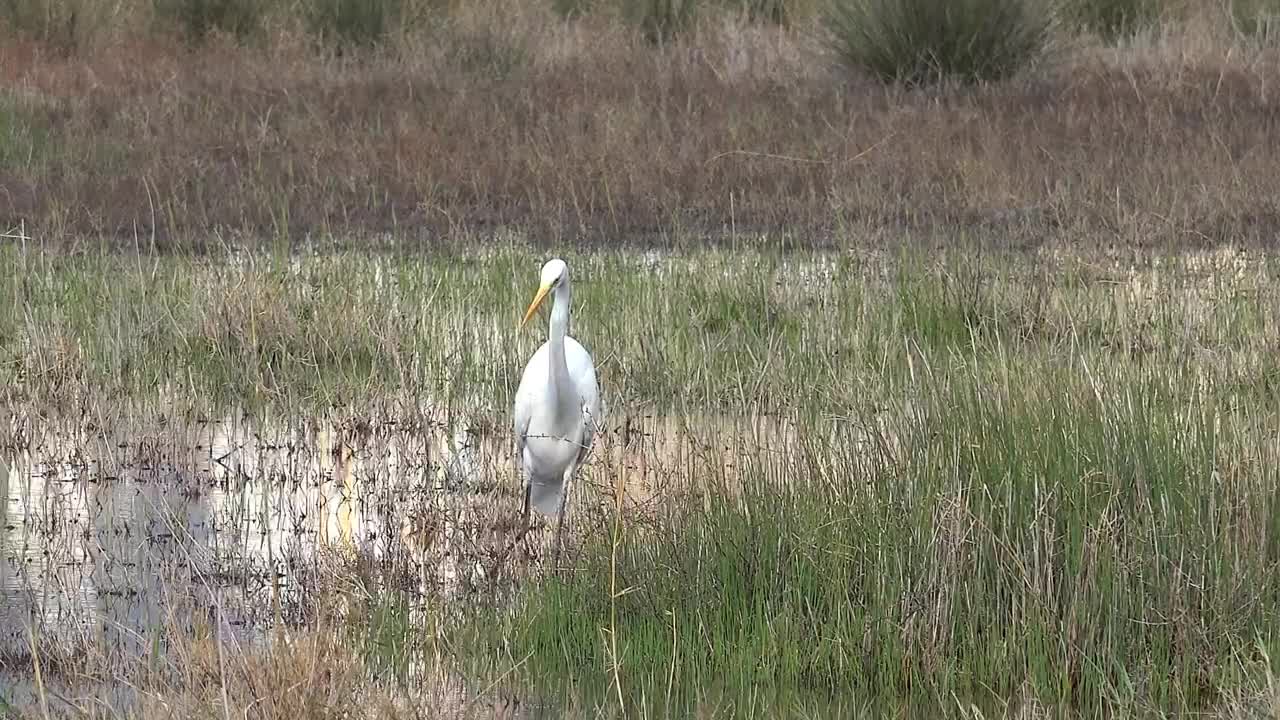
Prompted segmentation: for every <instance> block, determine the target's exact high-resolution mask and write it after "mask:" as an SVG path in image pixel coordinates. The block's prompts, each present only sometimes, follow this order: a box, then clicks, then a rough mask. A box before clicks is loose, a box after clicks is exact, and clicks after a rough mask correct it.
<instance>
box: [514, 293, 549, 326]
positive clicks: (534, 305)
mask: <svg viewBox="0 0 1280 720" xmlns="http://www.w3.org/2000/svg"><path fill="white" fill-rule="evenodd" d="M549 292H551V283H543V284H542V287H540V288H538V294H537V295H534V296H533V302H531V303H529V309H528V310H525V311H524V319H523V320H521V321H520V327H521V328H523V327H524V325H525V323H527V322H529V318H531V317H533V314H534V313H536V312H538V308H539V307H540V306H541V305H542V301H543V300H546V299H547V293H549Z"/></svg>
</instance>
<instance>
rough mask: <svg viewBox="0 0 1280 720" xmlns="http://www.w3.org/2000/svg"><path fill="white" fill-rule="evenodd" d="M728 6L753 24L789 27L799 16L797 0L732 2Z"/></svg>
mask: <svg viewBox="0 0 1280 720" xmlns="http://www.w3.org/2000/svg"><path fill="white" fill-rule="evenodd" d="M729 5H730V6H731V7H734V8H737V9H739V10H740V11H742V12H744V13H745V14H746V16H747V18H748V19H750V20H751V21H753V22H769V23H774V24H777V25H784V26H786V25H790V24H791V23H793V22H795V20H796V18H797V17H798V16H799V15H800V10H801V8H800V7H798V6H799V5H800V3H799V2H797V0H732V1H731V2H730V3H729Z"/></svg>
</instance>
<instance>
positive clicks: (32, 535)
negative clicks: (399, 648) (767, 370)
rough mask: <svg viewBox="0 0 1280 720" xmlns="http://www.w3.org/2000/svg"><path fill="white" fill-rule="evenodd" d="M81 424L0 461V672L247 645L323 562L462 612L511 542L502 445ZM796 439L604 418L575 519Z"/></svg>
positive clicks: (303, 430)
mask: <svg viewBox="0 0 1280 720" xmlns="http://www.w3.org/2000/svg"><path fill="white" fill-rule="evenodd" d="M89 425H90V424H88V423H80V424H68V426H66V427H64V428H63V429H61V430H59V431H56V432H48V433H44V434H41V435H40V436H39V437H36V438H33V439H32V440H31V441H30V442H29V446H28V447H26V448H23V449H22V450H20V451H17V452H10V453H9V454H7V455H0V500H2V501H3V502H2V503H0V657H5V656H8V657H15V656H18V657H20V656H23V655H26V654H27V653H28V652H29V651H30V649H31V643H32V641H33V639H34V638H35V637H39V638H40V640H41V643H44V644H53V645H55V646H56V647H59V648H62V649H63V650H64V651H69V652H74V651H75V649H76V648H80V647H88V646H92V647H96V648H110V649H111V652H113V653H120V654H122V655H125V656H134V655H138V654H141V653H144V652H145V651H146V650H147V649H148V647H149V644H150V643H151V642H153V639H154V631H155V629H156V628H158V627H163V626H172V625H175V624H176V625H177V626H179V627H182V626H186V625H188V624H190V623H193V622H196V621H201V622H209V623H210V624H211V625H212V626H214V627H218V628H219V629H220V631H221V632H223V633H230V634H232V635H236V636H238V637H241V638H242V639H243V638H252V637H253V636H254V635H256V634H257V633H258V632H259V631H260V630H261V629H262V628H264V627H266V626H268V625H269V624H270V621H271V620H273V619H277V620H282V621H285V622H286V623H287V622H290V621H294V620H297V619H300V618H301V617H303V616H304V615H305V612H306V609H307V600H308V596H309V591H310V590H313V589H315V587H316V586H318V584H319V583H320V582H321V581H323V580H324V579H325V577H324V574H325V573H326V572H332V564H330V563H327V560H331V559H337V558H344V557H345V558H351V557H359V558H361V559H362V560H363V561H366V562H371V563H374V564H375V565H377V566H379V567H380V568H381V569H382V570H384V571H385V572H384V573H382V575H383V576H384V577H390V578H393V580H394V581H395V582H398V583H401V584H402V589H405V590H408V591H411V592H414V593H417V594H419V595H422V594H433V595H442V596H445V597H455V596H460V595H464V594H465V592H466V590H468V589H469V588H472V587H474V586H475V585H476V584H477V583H479V582H482V581H483V580H484V579H485V577H486V574H487V573H488V572H489V571H490V569H491V567H492V565H493V558H494V557H495V556H496V555H498V554H499V553H500V552H501V551H502V550H503V549H504V548H505V547H508V544H509V542H510V541H511V540H512V539H513V538H514V537H515V531H516V528H517V522H518V514H519V508H520V501H519V491H518V487H519V485H518V480H517V477H516V474H515V467H514V464H513V463H512V461H511V457H510V456H509V454H508V452H509V450H508V448H509V445H510V440H509V438H508V437H506V436H505V435H501V434H499V433H492V432H489V433H486V432H482V431H480V430H478V429H476V428H474V427H467V426H465V425H461V424H457V423H454V424H450V423H447V422H445V421H444V420H442V419H431V418H429V417H423V418H419V419H417V420H415V421H413V422H409V423H406V422H397V421H392V420H386V421H381V422H345V423H343V422H338V423H334V422H319V421H308V422H305V423H299V424H298V425H296V426H293V427H286V428H268V427H266V426H265V425H263V424H260V423H256V422H254V421H252V420H251V419H249V418H246V417H243V416H240V415H234V414H233V415H230V416H228V417H224V418H221V419H217V420H210V421H207V422H203V423H198V424H195V425H192V426H189V427H173V426H171V427H167V428H164V429H163V430H162V431H161V432H158V433H151V434H144V435H138V434H135V433H129V432H109V431H104V430H95V429H93V428H92V427H91V426H89ZM796 441H797V435H796V433H795V431H794V427H793V426H792V425H791V424H789V423H787V422H783V421H780V420H778V419H776V418H755V419H752V420H749V421H748V420H734V419H727V418H711V417H706V418H689V417H685V418H679V419H676V418H667V417H656V416H630V417H621V418H617V419H613V420H612V421H611V423H610V427H609V428H608V429H607V430H606V432H605V433H604V434H602V435H601V436H600V437H599V439H598V440H597V446H596V449H595V451H594V452H593V455H592V458H591V461H590V463H589V465H588V467H587V468H586V470H585V472H584V474H583V475H582V476H581V478H582V479H581V480H580V485H581V487H582V490H580V491H578V492H581V493H582V494H581V495H580V496H578V497H582V498H586V499H585V500H582V501H577V500H575V503H576V506H575V509H574V512H575V517H576V516H577V514H580V513H585V512H587V510H586V509H585V508H586V507H587V506H589V505H590V504H591V503H592V502H597V504H598V503H599V502H600V501H601V498H602V497H603V496H605V495H608V494H609V493H610V492H612V487H616V486H618V485H619V484H623V485H625V488H626V491H627V498H628V501H629V502H630V503H631V504H632V507H633V508H635V509H636V510H637V511H641V510H642V509H643V507H644V506H645V505H646V504H651V503H655V502H658V501H660V500H661V498H662V496H663V495H664V493H666V492H667V489H668V483H669V482H672V481H674V480H675V479H678V478H681V477H686V478H687V477H690V476H693V475H703V476H707V477H717V478H722V479H727V478H731V477H733V476H734V475H735V474H736V473H737V472H738V470H739V468H738V465H739V461H740V458H742V457H743V456H744V454H745V453H746V450H747V447H748V446H749V445H755V446H757V447H759V446H763V445H769V446H772V447H774V449H775V450H777V449H778V448H779V447H780V446H781V445H791V444H793V443H794V442H796ZM780 443H781V445H779V444H780ZM582 526H583V528H586V527H588V526H589V523H588V522H583V523H582Z"/></svg>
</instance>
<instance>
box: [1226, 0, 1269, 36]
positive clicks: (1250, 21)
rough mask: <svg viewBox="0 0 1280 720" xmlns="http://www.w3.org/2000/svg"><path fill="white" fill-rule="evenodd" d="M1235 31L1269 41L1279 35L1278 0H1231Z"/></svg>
mask: <svg viewBox="0 0 1280 720" xmlns="http://www.w3.org/2000/svg"><path fill="white" fill-rule="evenodd" d="M1231 24H1232V25H1233V26H1234V27H1235V29H1236V32H1238V33H1240V34H1242V35H1246V36H1248V37H1252V38H1257V39H1259V40H1262V41H1264V42H1269V41H1272V40H1275V39H1276V38H1277V37H1280V0H1232V2H1231Z"/></svg>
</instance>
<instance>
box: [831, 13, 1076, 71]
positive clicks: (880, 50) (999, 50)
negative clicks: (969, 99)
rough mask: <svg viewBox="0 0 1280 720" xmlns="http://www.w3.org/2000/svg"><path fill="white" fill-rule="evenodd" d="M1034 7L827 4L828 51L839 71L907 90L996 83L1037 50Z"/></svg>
mask: <svg viewBox="0 0 1280 720" xmlns="http://www.w3.org/2000/svg"><path fill="white" fill-rule="evenodd" d="M1044 10H1045V8H1043V7H1042V6H1041V5H1040V4H1039V3H1038V2H1036V0H832V3H831V5H830V6H829V10H828V14H827V21H828V28H829V30H830V38H831V41H832V44H833V49H834V50H835V51H836V52H837V53H838V54H839V55H840V57H841V58H842V59H843V61H844V62H846V63H847V64H849V65H851V66H854V67H858V68H862V69H865V70H868V71H870V72H871V73H872V74H874V75H876V76H877V77H879V78H881V79H883V80H886V81H896V82H903V83H906V84H909V85H920V84H927V83H933V82H937V81H940V80H944V79H958V80H961V81H965V82H975V81H987V80H999V79H1001V78H1004V77H1007V76H1009V75H1012V74H1013V73H1015V72H1017V71H1018V70H1019V69H1021V68H1022V67H1024V66H1025V65H1027V64H1028V63H1030V62H1031V61H1032V60H1034V59H1035V58H1036V57H1037V56H1039V54H1040V53H1041V52H1042V51H1043V49H1044V47H1045V43H1046V41H1047V38H1048V32H1049V25H1050V22H1051V21H1050V19H1049V17H1050V14H1049V13H1047V12H1044Z"/></svg>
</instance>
